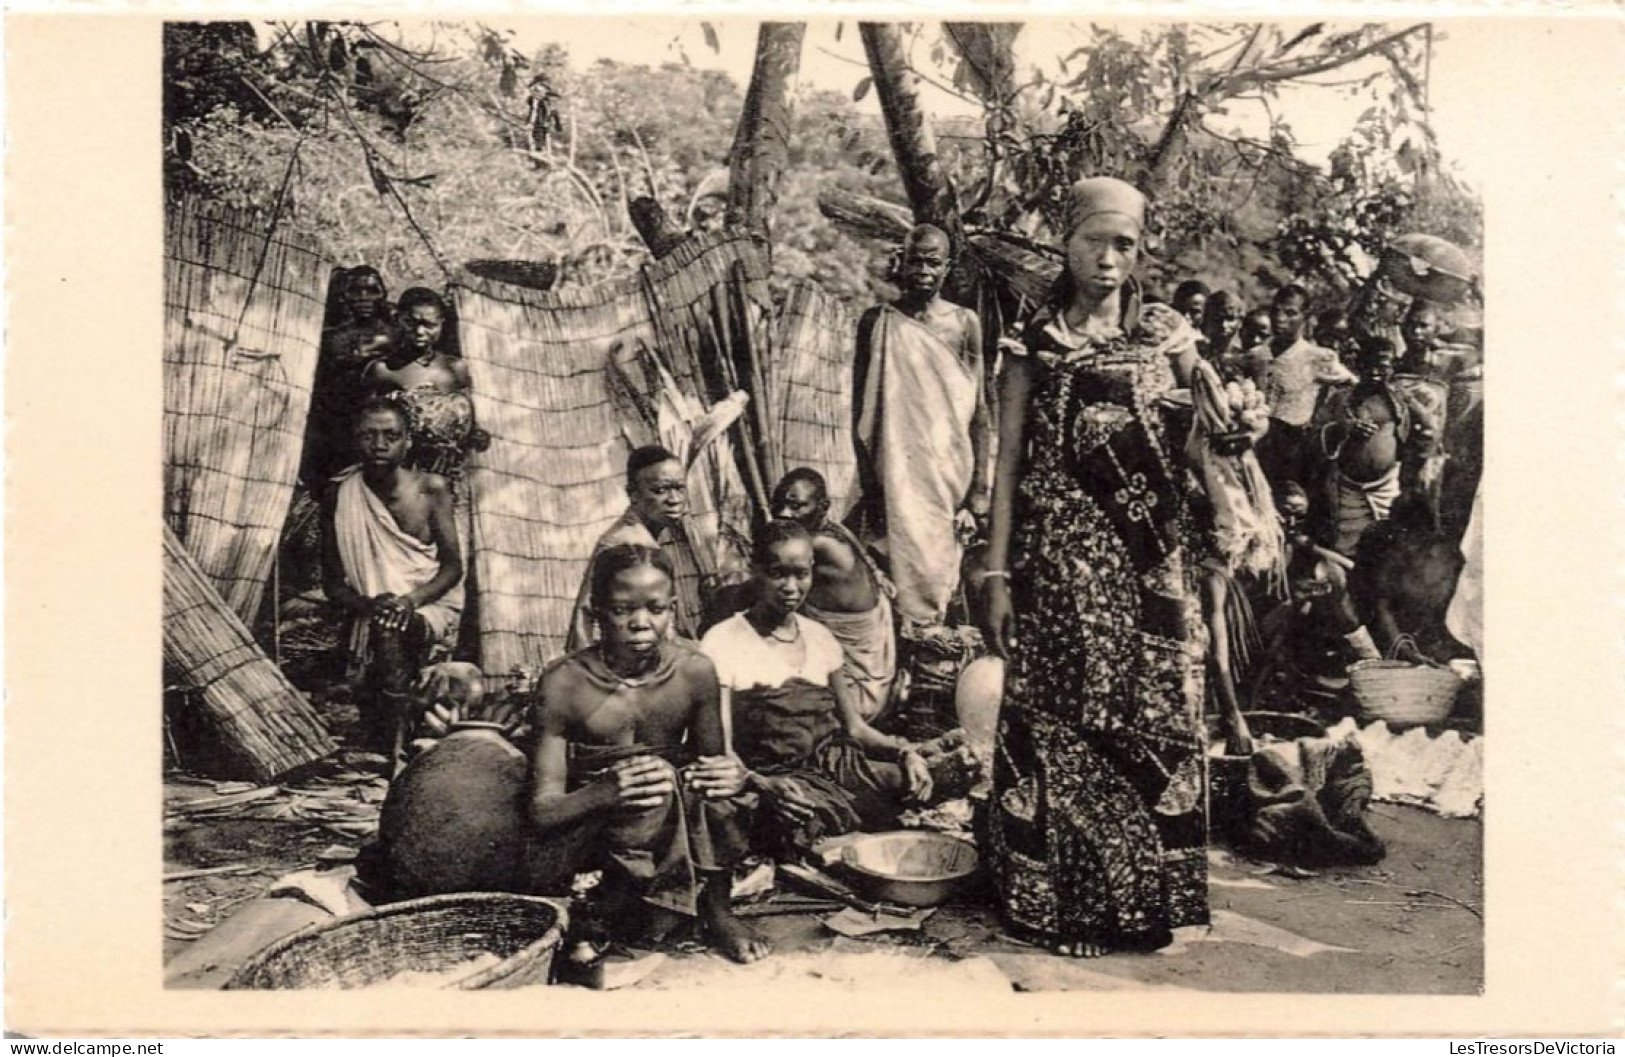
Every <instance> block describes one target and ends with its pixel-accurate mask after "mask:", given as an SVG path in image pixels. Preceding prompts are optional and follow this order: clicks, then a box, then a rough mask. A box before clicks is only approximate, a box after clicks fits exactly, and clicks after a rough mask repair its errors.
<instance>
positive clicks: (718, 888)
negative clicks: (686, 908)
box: [700, 872, 773, 965]
mask: <svg viewBox="0 0 1625 1057" xmlns="http://www.w3.org/2000/svg"><path fill="white" fill-rule="evenodd" d="M732 888H733V878H732V877H731V876H729V875H728V873H726V872H718V873H715V874H712V875H711V876H709V877H708V878H706V883H705V889H704V891H703V892H702V893H701V894H700V925H701V927H702V928H703V929H704V930H705V937H706V940H707V942H709V943H710V944H711V946H712V948H713V949H715V950H716V951H717V953H719V954H721V955H722V956H723V957H725V958H728V959H730V960H731V961H736V962H738V963H739V964H741V965H749V964H750V963H751V962H754V961H760V960H761V959H762V958H765V957H767V956H768V955H769V954H771V953H773V946H772V944H770V943H768V941H767V940H766V939H764V938H763V937H762V936H761V934H760V933H758V932H757V931H756V930H755V929H753V928H751V927H750V926H749V925H747V924H745V923H744V922H743V921H740V920H739V919H738V918H737V917H735V916H734V912H733V900H732Z"/></svg>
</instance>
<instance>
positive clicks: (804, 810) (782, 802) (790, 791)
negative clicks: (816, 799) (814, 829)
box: [756, 777, 818, 826]
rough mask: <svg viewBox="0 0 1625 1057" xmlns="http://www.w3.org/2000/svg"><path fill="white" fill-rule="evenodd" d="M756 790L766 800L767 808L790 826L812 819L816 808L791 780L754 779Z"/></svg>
mask: <svg viewBox="0 0 1625 1057" xmlns="http://www.w3.org/2000/svg"><path fill="white" fill-rule="evenodd" d="M756 788H758V789H760V790H761V792H762V795H763V796H765V797H766V798H767V803H768V806H769V807H771V808H772V809H773V810H774V811H776V812H778V813H779V814H780V815H782V816H783V817H784V818H785V820H786V821H788V822H790V823H791V824H792V825H796V826H799V825H801V824H802V823H804V822H808V821H810V820H811V819H812V817H813V815H814V814H816V813H817V810H818V809H817V807H816V805H814V804H813V802H812V800H811V799H810V798H808V796H807V794H806V792H805V791H804V790H803V789H802V788H801V783H799V782H797V781H796V780H795V779H793V778H763V777H758V778H757V779H756Z"/></svg>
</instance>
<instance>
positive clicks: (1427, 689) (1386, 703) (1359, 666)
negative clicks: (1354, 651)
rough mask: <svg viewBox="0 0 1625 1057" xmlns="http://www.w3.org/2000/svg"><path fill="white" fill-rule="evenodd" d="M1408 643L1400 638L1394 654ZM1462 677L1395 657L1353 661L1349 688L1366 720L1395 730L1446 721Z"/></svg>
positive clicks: (1440, 668)
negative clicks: (1374, 720) (1378, 722)
mask: <svg viewBox="0 0 1625 1057" xmlns="http://www.w3.org/2000/svg"><path fill="white" fill-rule="evenodd" d="M1405 641H1407V640H1406V639H1405V638H1404V637H1403V636H1402V637H1401V638H1400V639H1399V640H1398V641H1397V642H1395V643H1394V647H1395V649H1394V651H1390V652H1391V653H1392V652H1395V651H1397V650H1398V648H1399V646H1400V644H1401V643H1403V642H1405ZM1461 686H1462V681H1461V677H1460V676H1458V675H1457V674H1456V673H1455V672H1453V671H1451V670H1450V669H1449V668H1446V667H1444V666H1443V665H1436V664H1411V663H1410V662H1408V661H1401V660H1398V659H1395V658H1392V657H1391V658H1390V659H1388V660H1367V661H1355V662H1354V663H1353V664H1351V665H1350V666H1349V687H1350V688H1351V689H1352V690H1353V691H1354V696H1355V699H1356V700H1358V701H1359V703H1360V712H1361V715H1362V716H1363V717H1364V718H1366V719H1380V720H1382V721H1383V722H1385V723H1387V724H1388V725H1389V726H1390V727H1392V728H1394V729H1404V728H1408V727H1421V726H1426V725H1427V724H1429V723H1439V722H1442V721H1443V720H1444V719H1446V718H1447V717H1448V716H1449V715H1450V712H1451V710H1452V709H1453V708H1455V707H1456V695H1457V694H1458V693H1460V692H1461Z"/></svg>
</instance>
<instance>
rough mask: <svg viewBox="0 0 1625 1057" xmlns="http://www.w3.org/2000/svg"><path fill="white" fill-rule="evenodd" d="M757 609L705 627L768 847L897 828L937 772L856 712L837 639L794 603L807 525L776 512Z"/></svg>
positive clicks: (759, 571)
mask: <svg viewBox="0 0 1625 1057" xmlns="http://www.w3.org/2000/svg"><path fill="white" fill-rule="evenodd" d="M754 550H755V553H754V554H753V556H752V559H753V562H752V564H753V567H754V571H755V574H756V597H755V601H754V602H753V603H752V604H751V607H750V608H749V609H747V610H745V611H744V612H743V613H738V614H735V615H734V616H732V617H730V618H729V619H727V620H725V621H723V622H722V623H720V624H718V625H717V626H716V627H714V628H712V629H711V630H710V631H709V632H707V633H706V636H705V639H704V641H703V642H702V643H701V646H700V648H701V649H702V650H703V651H704V652H705V654H706V656H708V657H710V658H711V660H712V661H713V662H714V663H715V664H716V668H717V677H718V680H719V681H720V683H721V685H722V707H723V714H724V716H725V717H727V718H728V719H729V720H730V721H731V728H732V731H733V746H734V751H735V753H736V754H737V755H738V756H739V758H740V760H741V761H743V763H744V765H745V766H746V767H747V768H749V769H750V771H749V773H748V774H747V776H746V778H745V787H746V789H748V790H750V791H753V792H756V793H759V794H761V796H762V798H763V801H764V804H763V807H764V810H762V811H760V812H758V815H757V822H758V832H757V837H758V841H759V843H760V845H761V846H762V847H763V848H764V850H767V851H770V852H772V853H775V854H790V855H794V854H800V853H804V852H805V851H806V850H807V849H809V848H810V847H811V846H812V844H813V843H814V842H815V841H817V840H818V839H819V838H821V837H829V836H836V835H838V834H842V833H850V832H853V831H855V830H883V829H893V828H895V827H896V826H897V824H898V816H899V814H900V813H901V812H902V810H903V809H904V806H905V803H918V802H924V801H926V800H927V799H928V798H929V797H930V796H931V793H932V787H933V779H932V776H931V772H930V769H929V767H928V765H927V763H926V760H925V759H924V757H923V756H922V755H921V754H920V752H919V751H918V749H917V748H916V747H915V746H913V745H911V744H909V743H908V742H907V741H904V740H903V739H901V738H896V737H892V736H890V735H886V734H882V733H880V732H879V731H877V730H875V729H874V728H873V727H871V726H870V725H869V724H868V723H867V722H866V721H865V720H864V719H863V717H862V715H860V714H859V711H858V695H857V694H856V693H855V692H854V691H853V688H852V685H851V682H850V680H849V679H848V678H847V675H846V671H845V658H844V657H843V656H842V653H841V646H840V643H838V642H836V641H835V637H834V636H833V635H831V634H830V633H829V631H828V630H826V629H825V628H824V626H823V625H822V624H819V623H817V622H815V621H812V620H809V619H808V618H806V617H804V616H802V615H801V614H800V613H799V612H797V610H799V609H800V608H801V605H802V603H803V602H804V601H805V600H806V597H807V592H808V590H809V589H810V588H811V586H812V581H813V562H814V551H813V541H812V536H811V534H810V533H809V532H808V531H807V529H806V528H805V527H804V526H803V525H801V524H800V523H799V522H795V521H773V522H770V523H768V525H767V526H766V527H765V528H763V529H762V531H761V532H760V533H758V534H757V538H756V544H755V548H754Z"/></svg>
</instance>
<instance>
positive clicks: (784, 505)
mask: <svg viewBox="0 0 1625 1057" xmlns="http://www.w3.org/2000/svg"><path fill="white" fill-rule="evenodd" d="M770 506H771V508H772V511H773V516H774V517H779V518H785V519H787V520H790V521H799V522H800V523H801V524H802V525H803V526H805V527H806V529H807V531H808V532H810V533H811V534H812V543H813V580H812V587H811V588H809V589H808V591H807V601H806V602H805V604H804V605H803V606H802V612H804V613H806V614H807V616H809V617H811V618H812V619H814V620H816V621H818V622H819V623H820V624H822V625H824V627H826V628H828V629H829V631H830V634H832V635H834V636H835V641H837V642H839V643H840V644H841V652H842V655H843V656H844V657H845V658H846V663H845V671H846V676H847V680H848V681H849V682H850V683H851V685H852V688H853V689H854V690H856V691H857V693H858V695H859V700H858V714H859V715H860V716H862V717H863V718H864V719H866V720H873V719H875V718H876V717H877V716H878V715H879V714H880V713H881V712H882V711H883V710H884V709H885V707H886V704H887V701H888V699H889V698H890V696H891V688H892V681H893V680H894V679H895V678H896V677H897V629H896V628H895V627H894V626H893V624H892V610H891V596H892V595H893V594H894V593H895V592H896V589H895V588H894V587H892V585H891V581H889V580H887V579H886V576H885V574H883V573H882V572H881V571H880V569H879V568H878V567H877V566H876V565H875V563H874V560H873V559H872V558H870V557H869V552H868V551H867V550H866V549H865V548H864V546H863V545H862V544H861V543H859V542H858V540H857V537H856V536H854V535H852V533H851V532H850V531H849V530H848V529H847V528H846V527H845V526H844V525H840V524H837V523H836V522H834V521H832V520H830V516H829V486H828V485H826V484H825V483H824V476H823V475H822V474H820V473H819V472H818V471H817V470H811V469H808V468H807V467H805V466H803V467H800V468H798V469H794V470H791V471H790V472H789V473H787V474H785V475H784V479H783V480H781V481H780V482H779V483H778V486H777V487H775V488H774V489H773V501H772V503H771V504H770Z"/></svg>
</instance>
